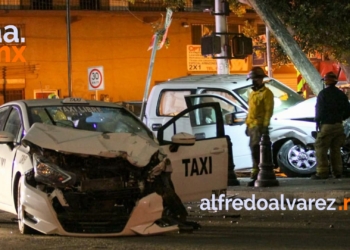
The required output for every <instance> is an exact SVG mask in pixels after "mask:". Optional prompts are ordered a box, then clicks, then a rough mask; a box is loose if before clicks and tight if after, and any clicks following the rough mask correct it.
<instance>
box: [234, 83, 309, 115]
mask: <svg viewBox="0 0 350 250" xmlns="http://www.w3.org/2000/svg"><path fill="white" fill-rule="evenodd" d="M265 86H266V87H268V88H269V89H270V90H271V91H272V93H273V95H274V97H275V98H274V101H275V106H274V113H277V112H280V111H282V110H285V109H287V108H290V107H292V106H294V105H296V104H298V103H300V102H302V101H304V98H303V97H302V96H300V95H299V94H298V93H297V92H295V91H294V90H292V89H290V88H288V87H287V86H285V85H284V84H282V83H280V82H278V81H276V80H273V79H271V80H269V81H267V82H266V83H265ZM233 91H234V92H235V93H236V94H237V95H239V96H240V97H241V98H242V99H243V100H244V101H245V102H247V103H248V97H249V94H250V92H251V91H252V89H251V86H247V87H244V88H240V89H234V90H233Z"/></svg>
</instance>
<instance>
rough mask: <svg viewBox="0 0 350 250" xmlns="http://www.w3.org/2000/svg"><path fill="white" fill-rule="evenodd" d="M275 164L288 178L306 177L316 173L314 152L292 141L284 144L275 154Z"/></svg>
mask: <svg viewBox="0 0 350 250" xmlns="http://www.w3.org/2000/svg"><path fill="white" fill-rule="evenodd" d="M277 163H278V166H279V167H280V169H281V171H282V172H283V173H284V174H286V175H287V176H288V177H307V176H310V175H311V174H313V173H315V172H316V165H317V164H316V155H315V150H312V149H307V148H306V147H305V146H304V145H303V144H301V143H294V142H293V141H292V140H289V141H287V142H285V143H284V144H283V145H282V147H281V149H280V150H279V151H278V154H277Z"/></svg>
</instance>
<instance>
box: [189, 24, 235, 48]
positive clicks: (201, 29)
mask: <svg viewBox="0 0 350 250" xmlns="http://www.w3.org/2000/svg"><path fill="white" fill-rule="evenodd" d="M239 28H240V27H239V25H238V24H229V25H228V26H227V29H228V30H227V32H230V33H239ZM213 32H215V24H192V26H191V33H192V44H201V38H202V37H203V36H209V35H211V34H212V33H213Z"/></svg>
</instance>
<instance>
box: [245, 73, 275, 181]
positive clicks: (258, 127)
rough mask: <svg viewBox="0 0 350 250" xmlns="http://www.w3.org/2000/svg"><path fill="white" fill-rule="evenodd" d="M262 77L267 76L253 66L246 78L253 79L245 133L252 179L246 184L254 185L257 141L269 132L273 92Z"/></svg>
mask: <svg viewBox="0 0 350 250" xmlns="http://www.w3.org/2000/svg"><path fill="white" fill-rule="evenodd" d="M264 77H267V75H266V74H265V72H264V70H263V69H262V68H260V67H253V68H252V70H251V71H250V72H249V74H248V78H247V80H249V79H251V80H252V81H253V86H252V91H251V92H250V94H249V98H248V105H249V110H248V116H247V119H246V125H247V129H246V135H247V136H249V137H250V139H249V147H250V150H251V153H252V160H253V168H252V171H251V176H250V177H251V179H252V181H250V182H248V186H254V183H255V181H256V179H257V176H258V173H259V167H258V166H259V163H260V147H259V142H260V139H261V136H262V135H263V134H267V135H268V134H269V129H268V127H269V125H270V119H271V116H272V114H273V107H274V101H273V94H272V92H271V90H270V89H268V88H267V87H265V83H264V81H263V80H264Z"/></svg>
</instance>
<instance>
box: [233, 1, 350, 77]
mask: <svg viewBox="0 0 350 250" xmlns="http://www.w3.org/2000/svg"><path fill="white" fill-rule="evenodd" d="M233 1H236V0H233ZM236 2H237V1H236ZM240 2H243V1H240ZM260 2H263V3H264V5H267V6H269V8H270V10H271V12H272V13H277V16H278V18H279V19H280V20H281V21H282V23H283V24H284V25H285V26H286V27H287V28H288V30H289V31H290V33H291V34H292V35H293V37H294V39H295V41H296V42H297V44H298V45H299V47H300V48H301V49H302V50H303V51H304V53H315V52H318V53H320V54H322V55H323V57H324V58H326V59H327V58H328V59H331V60H337V61H339V62H340V63H341V68H342V69H343V70H344V72H345V74H346V75H347V80H348V81H350V66H349V64H350V25H348V23H350V15H349V11H350V2H349V1H348V0H317V1H314V0H279V1H275V0H264V1H260ZM258 4H259V3H258ZM282 47H283V46H282ZM275 49H276V52H280V51H281V48H280V47H278V46H277V47H276V48H275ZM277 54H278V58H275V59H277V60H278V61H285V60H286V55H285V54H283V53H277Z"/></svg>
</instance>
